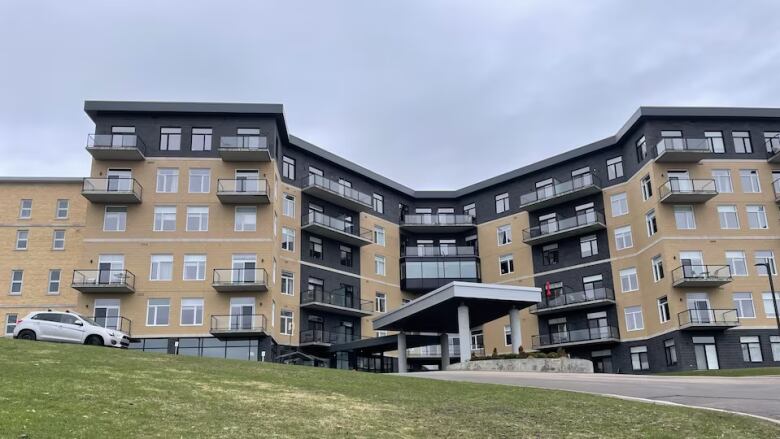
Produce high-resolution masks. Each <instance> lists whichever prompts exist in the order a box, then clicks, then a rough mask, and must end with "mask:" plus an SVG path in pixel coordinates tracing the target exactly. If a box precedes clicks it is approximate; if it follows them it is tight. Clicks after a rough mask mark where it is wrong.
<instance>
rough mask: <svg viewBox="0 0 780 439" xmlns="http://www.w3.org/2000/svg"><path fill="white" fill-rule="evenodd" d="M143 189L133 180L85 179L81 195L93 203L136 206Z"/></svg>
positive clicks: (111, 178)
mask: <svg viewBox="0 0 780 439" xmlns="http://www.w3.org/2000/svg"><path fill="white" fill-rule="evenodd" d="M142 191H143V188H142V187H141V185H140V184H139V183H138V182H137V181H136V180H135V179H134V178H129V177H128V178H124V177H123V178H113V177H110V178H85V179H84V183H83V184H82V186H81V195H82V196H83V197H84V198H86V199H87V200H89V201H91V202H93V203H101V204H103V203H117V204H138V203H140V202H141V192H142Z"/></svg>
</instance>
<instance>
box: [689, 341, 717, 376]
mask: <svg viewBox="0 0 780 439" xmlns="http://www.w3.org/2000/svg"><path fill="white" fill-rule="evenodd" d="M693 350H694V353H695V354H696V368H697V369H699V370H712V369H720V365H719V364H718V349H717V347H716V346H715V344H695V345H693Z"/></svg>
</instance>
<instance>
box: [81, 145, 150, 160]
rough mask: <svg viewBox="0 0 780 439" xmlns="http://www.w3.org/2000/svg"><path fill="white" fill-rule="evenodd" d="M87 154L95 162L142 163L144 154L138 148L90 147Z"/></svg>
mask: <svg viewBox="0 0 780 439" xmlns="http://www.w3.org/2000/svg"><path fill="white" fill-rule="evenodd" d="M87 152H89V153H90V154H92V158H94V159H95V160H118V161H142V160H144V159H145V157H144V154H143V153H142V152H141V150H140V149H138V148H111V147H105V148H102V147H95V146H88V147H87Z"/></svg>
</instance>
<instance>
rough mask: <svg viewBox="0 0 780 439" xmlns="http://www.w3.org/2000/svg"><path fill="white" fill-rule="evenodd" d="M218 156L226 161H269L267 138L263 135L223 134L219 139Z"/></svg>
mask: <svg viewBox="0 0 780 439" xmlns="http://www.w3.org/2000/svg"><path fill="white" fill-rule="evenodd" d="M218 152H219V156H220V157H221V158H222V160H224V161H226V162H269V161H271V153H270V152H269V151H268V139H267V138H266V137H263V136H224V137H220V139H219V150H218Z"/></svg>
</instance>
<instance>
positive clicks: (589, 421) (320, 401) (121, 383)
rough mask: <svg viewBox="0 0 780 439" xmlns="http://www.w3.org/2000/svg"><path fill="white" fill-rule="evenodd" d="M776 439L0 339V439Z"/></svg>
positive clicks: (738, 424)
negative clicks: (439, 438) (155, 438)
mask: <svg viewBox="0 0 780 439" xmlns="http://www.w3.org/2000/svg"><path fill="white" fill-rule="evenodd" d="M23 434H26V435H27V437H29V438H31V439H35V438H41V437H58V438H59V437H63V438H64V437H79V438H81V437H113V438H120V437H155V436H156V437H217V436H218V437H293V436H294V437H513V438H514V437H527V436H533V437H561V436H567V435H568V436H569V437H626V436H631V437H653V438H661V437H669V438H682V437H739V438H752V437H756V438H769V437H780V427H778V426H777V425H773V424H770V423H765V422H761V421H757V420H753V419H750V418H746V417H740V416H732V415H726V414H720V413H714V412H707V411H699V410H692V409H685V408H677V407H664V406H657V405H651V404H643V403H638V402H629V401H623V400H618V399H611V398H601V397H596V396H591V395H584V394H576V393H566V392H558V391H547V390H536V389H523V388H516V387H508V386H494V385H485V384H471V383H456V382H443V381H434V380H424V379H414V378H401V377H395V376H386V375H385V376H380V375H374V374H368V373H360V372H351V371H339V370H328V369H315V368H308V367H300V366H282V365H273V364H257V363H252V362H245V361H231V360H216V359H208V358H188V357H175V356H168V355H158V354H149V353H140V352H131V351H120V350H113V349H107V348H96V347H89V346H75V345H55V344H49V343H42V342H23V341H15V340H8V339H0V436H2V437H20V436H21V435H23Z"/></svg>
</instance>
